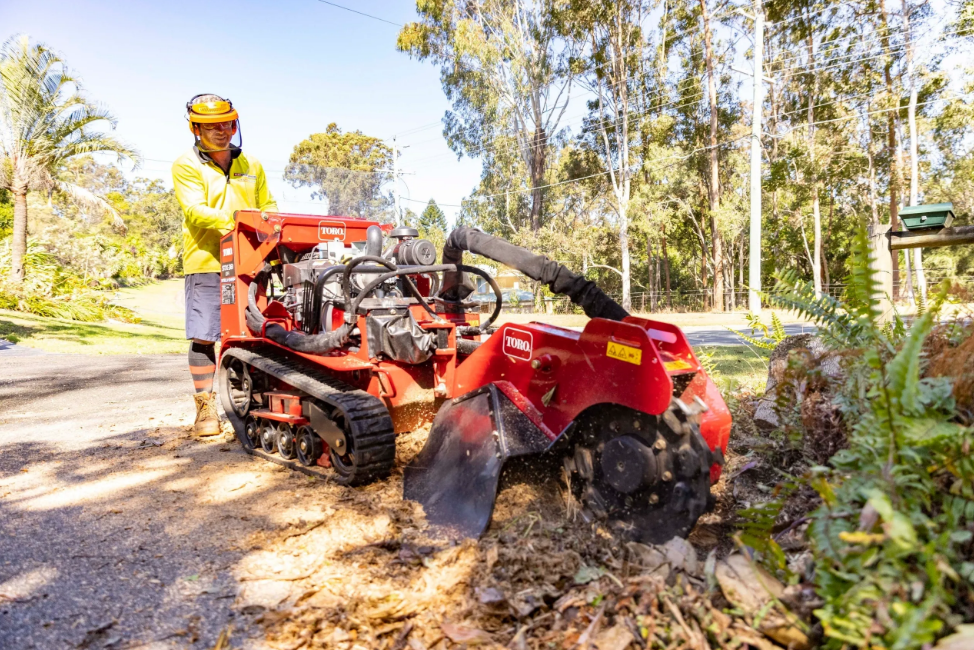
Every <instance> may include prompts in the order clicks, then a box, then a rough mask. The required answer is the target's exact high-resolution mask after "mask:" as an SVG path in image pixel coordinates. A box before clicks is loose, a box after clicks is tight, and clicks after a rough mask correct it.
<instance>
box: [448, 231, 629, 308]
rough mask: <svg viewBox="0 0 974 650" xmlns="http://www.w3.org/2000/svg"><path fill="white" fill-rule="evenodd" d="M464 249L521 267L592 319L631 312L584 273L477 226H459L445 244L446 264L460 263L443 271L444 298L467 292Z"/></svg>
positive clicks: (454, 299)
mask: <svg viewBox="0 0 974 650" xmlns="http://www.w3.org/2000/svg"><path fill="white" fill-rule="evenodd" d="M464 251H470V252H471V253H475V254H477V255H483V256H484V257H486V258H488V259H492V260H494V261H495V262H500V263H501V264H504V265H506V266H509V267H511V268H513V269H517V270H518V271H520V272H521V273H523V274H524V275H526V276H528V277H529V278H531V279H532V280H537V281H538V282H543V283H544V284H547V285H548V287H549V288H550V289H551V290H552V291H553V292H555V293H557V294H558V295H562V296H568V298H569V299H570V300H571V301H572V302H573V303H574V304H576V305H578V306H579V307H581V308H582V309H583V310H584V311H585V314H586V315H587V316H589V317H590V318H607V319H609V320H622V319H623V318H625V317H626V316H628V315H629V313H628V312H627V311H626V310H625V309H623V308H622V306H621V305H620V304H619V303H617V302H616V301H615V300H613V299H612V298H610V297H609V296H608V295H606V294H605V292H604V291H602V290H601V289H599V287H598V286H597V285H596V284H595V283H594V282H592V281H591V280H586V279H585V277H584V276H581V275H578V274H577V273H572V272H571V271H569V270H568V269H567V268H566V267H565V266H563V265H561V264H559V263H558V262H554V261H552V260H550V259H548V258H547V257H545V256H544V255H539V254H537V253H532V252H531V251H529V250H527V249H525V248H521V247H520V246H515V245H514V244H511V243H510V242H506V241H504V240H503V239H500V238H498V237H494V236H492V235H488V234H487V233H484V232H481V231H479V230H475V229H474V228H457V229H456V230H454V231H453V232H451V233H450V236H449V237H447V239H446V243H445V244H443V263H444V264H456V265H458V271H455V272H445V273H444V274H443V288H442V289H440V297H442V298H443V299H444V300H448V301H451V302H459V301H460V300H462V299H463V298H465V297H466V295H467V294H466V293H464V290H465V289H464V280H463V275H462V273H461V272H460V270H459V265H460V264H461V262H462V261H463V252H464Z"/></svg>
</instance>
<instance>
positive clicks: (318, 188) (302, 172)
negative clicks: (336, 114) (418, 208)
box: [284, 123, 392, 220]
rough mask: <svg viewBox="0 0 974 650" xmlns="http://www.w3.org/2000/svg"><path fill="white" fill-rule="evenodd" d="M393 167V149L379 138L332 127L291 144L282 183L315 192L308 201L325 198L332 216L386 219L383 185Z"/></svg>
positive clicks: (389, 202) (387, 204)
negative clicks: (292, 148)
mask: <svg viewBox="0 0 974 650" xmlns="http://www.w3.org/2000/svg"><path fill="white" fill-rule="evenodd" d="M391 167H392V149H391V148H390V147H388V146H387V145H386V144H384V143H383V142H382V140H380V139H378V138H374V137H372V136H368V135H365V134H364V133H362V132H361V131H352V132H348V133H342V130H341V129H340V128H338V125H337V124H334V123H332V124H329V125H328V128H327V129H325V132H324V133H313V134H311V135H310V136H308V138H307V139H305V140H302V141H301V142H299V143H298V144H296V145H295V146H294V150H293V151H292V152H291V157H290V160H289V162H288V165H287V168H286V169H285V171H284V180H286V181H288V182H289V183H291V185H292V186H294V187H296V188H298V187H310V188H313V191H312V194H311V196H312V198H315V199H322V200H327V201H328V211H329V212H330V213H331V214H335V215H342V216H351V217H362V218H378V219H384V220H387V219H389V218H390V214H389V210H390V208H391V205H392V200H391V199H390V197H389V196H388V194H386V193H384V192H383V187H384V185H385V183H387V182H388V181H389V180H390V179H391V178H392V176H391V174H390V173H389V171H388V170H389V169H390V168H391Z"/></svg>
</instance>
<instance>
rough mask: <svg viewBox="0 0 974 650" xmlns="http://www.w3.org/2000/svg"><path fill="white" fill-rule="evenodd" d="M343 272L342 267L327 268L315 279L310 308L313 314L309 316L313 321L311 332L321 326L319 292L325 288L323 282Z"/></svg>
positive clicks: (320, 297) (343, 268)
mask: <svg viewBox="0 0 974 650" xmlns="http://www.w3.org/2000/svg"><path fill="white" fill-rule="evenodd" d="M344 270H345V267H344V266H343V265H338V266H329V267H328V268H326V269H325V270H324V271H322V272H321V273H319V274H318V277H317V278H315V288H314V300H313V301H312V307H311V311H312V312H313V313H312V314H311V318H312V319H313V322H312V326H311V329H312V331H313V330H315V329H316V328H317V327H318V326H319V325H321V322H320V321H321V318H320V316H321V299H322V296H321V292H322V291H323V290H324V288H325V282H327V281H328V278H330V277H331V276H333V275H336V274H338V273H341V272H343V271H344Z"/></svg>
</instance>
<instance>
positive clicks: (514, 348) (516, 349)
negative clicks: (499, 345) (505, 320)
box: [504, 328, 534, 361]
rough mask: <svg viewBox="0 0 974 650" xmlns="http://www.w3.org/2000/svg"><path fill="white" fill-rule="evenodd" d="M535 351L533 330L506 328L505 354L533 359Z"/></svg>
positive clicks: (523, 358) (525, 359)
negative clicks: (532, 354)
mask: <svg viewBox="0 0 974 650" xmlns="http://www.w3.org/2000/svg"><path fill="white" fill-rule="evenodd" d="M533 351H534V336H532V335H531V332H525V331H524V330H516V329H514V328H508V329H506V330H504V354H506V355H507V356H509V357H514V358H515V359H521V360H523V361H530V360H531V353H532V352H533Z"/></svg>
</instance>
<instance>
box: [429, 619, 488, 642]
mask: <svg viewBox="0 0 974 650" xmlns="http://www.w3.org/2000/svg"><path fill="white" fill-rule="evenodd" d="M440 629H441V630H443V634H445V635H447V636H448V637H449V638H450V640H451V641H453V642H454V643H466V644H469V645H479V644H481V643H491V642H492V641H493V640H494V638H493V637H492V636H491V635H490V634H488V633H487V632H484V631H483V630H481V629H478V628H475V627H468V626H466V625H454V624H452V623H443V624H442V625H440Z"/></svg>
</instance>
